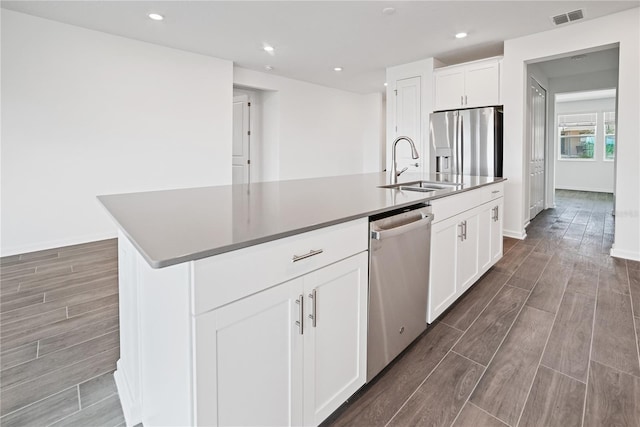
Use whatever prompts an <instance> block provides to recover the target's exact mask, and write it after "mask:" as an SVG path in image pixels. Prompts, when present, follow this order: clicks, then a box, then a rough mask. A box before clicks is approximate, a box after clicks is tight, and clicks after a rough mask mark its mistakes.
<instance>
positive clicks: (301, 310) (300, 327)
mask: <svg viewBox="0 0 640 427" xmlns="http://www.w3.org/2000/svg"><path fill="white" fill-rule="evenodd" d="M303 298H304V295H298V299H297V300H296V304H298V319H299V320H296V326H297V327H298V331H299V332H300V335H302V334H304V304H303V302H304V301H303Z"/></svg>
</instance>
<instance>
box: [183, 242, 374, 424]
mask: <svg viewBox="0 0 640 427" xmlns="http://www.w3.org/2000/svg"><path fill="white" fill-rule="evenodd" d="M367 265H368V256H367V252H363V253H360V254H357V255H354V256H352V257H350V258H347V259H344V260H342V261H339V262H337V263H334V264H331V265H328V266H326V267H323V268H320V269H319V270H316V271H313V272H311V273H309V274H306V275H304V276H302V277H299V278H297V279H293V280H290V281H288V282H285V283H283V284H280V285H277V286H274V287H272V288H270V289H267V290H265V291H262V292H259V293H257V294H254V295H252V296H249V297H247V298H244V299H242V300H239V301H236V302H233V303H231V304H228V305H226V306H224V307H221V308H218V309H215V310H213V311H211V312H208V313H204V314H201V315H198V316H196V317H195V320H194V322H195V375H194V378H195V382H196V384H195V402H196V404H195V414H196V420H195V421H196V424H197V425H221V426H222V425H278V426H288V425H302V424H304V425H312V426H315V425H318V424H320V423H321V422H322V421H323V420H324V419H325V418H326V417H327V416H329V415H330V414H331V413H332V412H333V411H335V410H336V409H337V408H338V407H339V406H340V405H341V404H342V403H344V401H346V400H347V398H348V397H349V396H351V395H352V394H353V393H354V392H355V391H357V390H358V388H360V387H361V386H362V385H363V384H364V383H365V379H366V326H367Z"/></svg>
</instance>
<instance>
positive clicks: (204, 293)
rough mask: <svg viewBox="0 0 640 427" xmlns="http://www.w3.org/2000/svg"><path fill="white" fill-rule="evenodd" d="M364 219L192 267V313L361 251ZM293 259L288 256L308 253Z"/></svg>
mask: <svg viewBox="0 0 640 427" xmlns="http://www.w3.org/2000/svg"><path fill="white" fill-rule="evenodd" d="M368 230H369V221H368V218H362V219H358V220H355V221H350V222H346V223H343V224H337V225H333V226H330V227H325V228H322V229H319V230H314V231H309V232H307V233H302V234H298V235H295V236H291V237H286V238H284V239H279V240H274V241H272V242H267V243H263V244H260V245H256V246H251V247H248V248H244V249H239V250H237V251H232V252H227V253H224V254H220V255H216V256H213V257H210V258H205V259H201V260H197V261H193V263H192V274H191V277H192V279H191V281H192V282H191V283H192V298H193V299H192V313H193V314H200V313H203V312H205V311H208V310H212V309H214V308H216V307H220V306H222V305H224V304H228V303H230V302H232V301H235V300H238V299H240V298H243V297H246V296H248V295H251V294H254V293H256V292H260V291H262V290H264V289H267V288H269V287H271V286H274V285H277V284H279V283H283V282H285V281H287V280H290V279H293V278H295V277H298V276H301V275H303V274H306V273H309V272H310V271H313V270H316V269H318V268H321V267H324V266H326V265H329V264H332V263H334V262H336V261H339V260H341V259H344V258H347V257H349V256H351V255H354V254H356V253H358V252H362V251H366V250H367V248H368V245H369V239H368V235H367V233H368ZM319 250H322V252H321V253H317V254H315V255H311V256H308V257H303V258H302V259H299V260H297V261H295V262H294V261H293V258H294V256H298V257H299V256H301V255H306V254H310V252H311V251H319Z"/></svg>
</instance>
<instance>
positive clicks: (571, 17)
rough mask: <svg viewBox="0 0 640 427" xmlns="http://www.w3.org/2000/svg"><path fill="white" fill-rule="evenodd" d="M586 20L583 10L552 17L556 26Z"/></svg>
mask: <svg viewBox="0 0 640 427" xmlns="http://www.w3.org/2000/svg"><path fill="white" fill-rule="evenodd" d="M583 18H584V14H583V13H582V9H578V10H574V11H573V12H567V13H562V14H560V15H556V16H554V17H552V18H551V19H552V20H553V23H554V24H556V25H562V24H566V23H567V22H573V21H578V20H580V19H583Z"/></svg>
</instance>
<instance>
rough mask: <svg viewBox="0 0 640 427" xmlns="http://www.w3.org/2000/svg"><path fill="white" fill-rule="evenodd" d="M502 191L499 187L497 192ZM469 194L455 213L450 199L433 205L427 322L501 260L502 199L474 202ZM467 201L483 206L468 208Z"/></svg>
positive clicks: (459, 203)
mask: <svg viewBox="0 0 640 427" xmlns="http://www.w3.org/2000/svg"><path fill="white" fill-rule="evenodd" d="M501 188H502V186H501V184H500V190H499V192H500V193H501V191H502V190H501ZM475 191H479V190H475ZM470 193H472V192H469V194H466V195H465V196H464V197H465V198H464V199H463V198H461V199H460V200H459V201H458V202H456V203H457V205H458V208H457V209H458V210H457V213H454V212H456V208H455V206H453V205H452V204H451V200H449V201H446V200H444V201H443V203H442V205H440V204H439V203H438V200H434V202H433V203H432V208H433V214H434V223H433V225H432V226H431V247H432V250H431V264H430V276H429V302H428V309H427V322H428V323H432V322H433V321H434V320H436V319H437V318H438V316H440V315H441V314H442V313H443V312H444V311H445V310H446V309H447V308H449V306H451V304H453V303H454V302H455V301H456V300H457V299H458V298H459V297H460V296H461V295H462V294H463V293H464V292H465V291H466V290H468V289H469V288H470V287H471V286H472V285H473V284H474V283H475V282H476V281H477V280H478V279H479V278H480V276H482V274H484V273H485V272H486V271H487V270H488V269H489V268H491V266H493V265H494V264H495V263H496V262H497V261H498V260H499V259H500V258H502V206H503V198H502V196H500V197H498V198H496V199H493V200H490V201H486V200H488V199H482V198H481V199H474V197H478V195H477V194H476V195H474V194H470ZM488 194H489V195H488V196H486V197H491V196H490V195H491V192H489V193H488ZM483 197H484V196H483ZM465 199H466V200H465ZM469 200H480V201H485V203H482V204H480V205H476V206H473V205H471V206H470V205H469ZM447 216H448V217H447ZM443 217H444V218H443Z"/></svg>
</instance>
